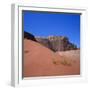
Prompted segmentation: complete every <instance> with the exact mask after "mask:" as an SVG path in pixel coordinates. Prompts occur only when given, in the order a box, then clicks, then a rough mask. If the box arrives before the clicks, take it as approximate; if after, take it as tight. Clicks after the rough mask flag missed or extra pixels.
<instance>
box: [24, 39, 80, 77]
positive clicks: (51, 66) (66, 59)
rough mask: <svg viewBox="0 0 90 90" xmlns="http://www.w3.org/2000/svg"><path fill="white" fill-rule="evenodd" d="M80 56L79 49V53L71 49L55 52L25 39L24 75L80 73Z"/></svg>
mask: <svg viewBox="0 0 90 90" xmlns="http://www.w3.org/2000/svg"><path fill="white" fill-rule="evenodd" d="M73 52H74V51H73ZM75 52H76V53H77V50H75ZM71 54H72V55H71ZM79 57H80V56H79V50H78V54H77V55H76V54H75V55H74V54H73V53H72V52H70V53H69V51H68V52H65V53H64V52H56V53H54V52H53V51H51V50H50V49H48V48H46V47H44V46H43V45H41V44H39V43H37V42H34V41H32V40H27V39H24V63H23V64H24V68H23V76H24V77H32V76H33V77H34V76H59V75H79V74H80V58H79Z"/></svg>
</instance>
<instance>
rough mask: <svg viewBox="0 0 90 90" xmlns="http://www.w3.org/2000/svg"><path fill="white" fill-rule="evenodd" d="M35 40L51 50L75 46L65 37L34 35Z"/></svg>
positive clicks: (74, 47)
mask: <svg viewBox="0 0 90 90" xmlns="http://www.w3.org/2000/svg"><path fill="white" fill-rule="evenodd" d="M36 40H37V41H38V42H39V43H41V44H43V45H44V46H46V47H48V48H50V49H51V50H53V51H66V50H75V49H77V46H76V45H74V44H72V43H70V42H69V40H68V38H67V37H62V36H49V37H47V38H42V37H36Z"/></svg>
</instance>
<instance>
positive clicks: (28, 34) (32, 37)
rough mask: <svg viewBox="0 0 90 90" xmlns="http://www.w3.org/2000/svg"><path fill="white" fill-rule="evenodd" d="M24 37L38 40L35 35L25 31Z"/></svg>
mask: <svg viewBox="0 0 90 90" xmlns="http://www.w3.org/2000/svg"><path fill="white" fill-rule="evenodd" d="M24 38H26V39H30V40H33V41H36V39H35V37H34V35H32V34H30V33H28V32H25V31H24Z"/></svg>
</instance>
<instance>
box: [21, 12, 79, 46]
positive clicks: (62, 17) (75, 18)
mask: <svg viewBox="0 0 90 90" xmlns="http://www.w3.org/2000/svg"><path fill="white" fill-rule="evenodd" d="M23 24H24V26H23V28H24V31H27V32H29V33H31V34H33V35H35V36H49V35H54V36H66V37H68V38H69V40H70V42H72V43H74V44H76V45H77V46H78V47H80V15H79V14H70V13H48V12H43V13H42V12H32V11H23Z"/></svg>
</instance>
